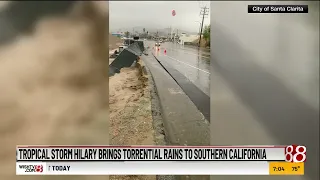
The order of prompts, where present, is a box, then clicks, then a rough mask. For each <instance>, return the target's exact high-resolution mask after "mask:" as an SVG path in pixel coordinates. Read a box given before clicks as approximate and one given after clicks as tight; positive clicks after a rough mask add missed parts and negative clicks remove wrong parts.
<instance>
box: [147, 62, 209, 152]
mask: <svg viewBox="0 0 320 180" xmlns="http://www.w3.org/2000/svg"><path fill="white" fill-rule="evenodd" d="M144 62H145V64H146V66H147V67H148V69H149V70H150V72H151V75H152V78H153V80H154V83H155V87H156V89H157V92H158V96H159V100H160V106H161V114H162V118H163V125H164V130H165V134H166V138H167V142H168V144H170V145H182V146H184V145H193V146H201V145H209V142H210V137H209V134H210V133H209V124H208V122H207V121H206V120H205V118H204V117H203V115H202V114H201V113H200V112H199V111H198V109H197V107H196V106H195V105H194V104H193V103H192V101H191V100H190V99H189V97H188V96H187V95H186V94H185V93H184V92H183V90H182V89H181V88H180V86H179V85H178V84H177V83H176V82H175V81H174V80H173V79H172V77H171V76H170V75H169V74H168V73H167V72H166V71H165V69H164V68H163V67H162V66H161V65H160V63H159V62H158V61H157V60H156V59H155V58H154V56H152V57H144Z"/></svg>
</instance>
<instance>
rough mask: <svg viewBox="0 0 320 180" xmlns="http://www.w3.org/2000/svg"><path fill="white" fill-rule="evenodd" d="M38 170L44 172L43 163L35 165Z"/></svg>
mask: <svg viewBox="0 0 320 180" xmlns="http://www.w3.org/2000/svg"><path fill="white" fill-rule="evenodd" d="M35 170H36V172H43V166H42V165H35Z"/></svg>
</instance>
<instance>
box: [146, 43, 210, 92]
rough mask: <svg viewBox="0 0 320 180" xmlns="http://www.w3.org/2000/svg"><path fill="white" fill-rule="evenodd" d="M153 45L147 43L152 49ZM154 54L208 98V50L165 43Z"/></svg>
mask: <svg viewBox="0 0 320 180" xmlns="http://www.w3.org/2000/svg"><path fill="white" fill-rule="evenodd" d="M153 43H154V42H152V41H149V42H147V44H148V45H149V46H150V47H154V44H153ZM165 50H166V53H165V52H164V51H165ZM154 53H155V55H156V56H160V57H162V59H163V60H164V61H166V63H168V64H170V65H171V66H172V68H174V69H176V70H178V71H179V72H180V73H181V74H183V75H184V76H185V77H187V79H189V80H190V81H191V82H192V83H194V84H195V85H196V86H197V87H198V88H199V89H200V90H201V91H203V92H204V93H205V94H206V95H208V96H209V94H210V89H209V87H210V78H209V77H210V50H208V49H198V48H197V47H192V46H182V45H179V44H173V43H171V42H165V43H162V44H161V46H160V50H159V51H158V50H154ZM163 56H165V57H163Z"/></svg>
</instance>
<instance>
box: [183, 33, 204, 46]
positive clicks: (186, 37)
mask: <svg viewBox="0 0 320 180" xmlns="http://www.w3.org/2000/svg"><path fill="white" fill-rule="evenodd" d="M197 39H199V35H189V34H186V33H181V35H180V37H179V44H191V43H193V42H194V41H196V40H197Z"/></svg>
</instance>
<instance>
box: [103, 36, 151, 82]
mask: <svg viewBox="0 0 320 180" xmlns="http://www.w3.org/2000/svg"><path fill="white" fill-rule="evenodd" d="M144 50H145V48H144V43H143V41H135V42H134V43H133V44H131V45H130V46H129V47H128V48H126V49H124V50H122V51H121V52H120V54H119V55H118V57H116V59H115V60H114V61H113V62H112V63H111V64H110V65H109V77H110V76H113V75H114V74H115V73H120V70H121V68H124V67H131V66H132V64H133V63H134V62H135V61H136V60H138V58H139V56H141V55H142V54H143V52H144Z"/></svg>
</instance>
